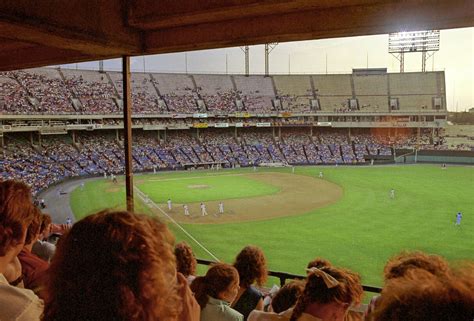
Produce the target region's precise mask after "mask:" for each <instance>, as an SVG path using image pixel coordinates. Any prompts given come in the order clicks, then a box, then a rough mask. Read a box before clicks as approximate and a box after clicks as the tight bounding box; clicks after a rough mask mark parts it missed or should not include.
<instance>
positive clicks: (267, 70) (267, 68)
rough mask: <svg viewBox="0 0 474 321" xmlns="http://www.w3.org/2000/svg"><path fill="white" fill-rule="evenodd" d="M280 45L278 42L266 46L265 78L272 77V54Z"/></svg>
mask: <svg viewBox="0 0 474 321" xmlns="http://www.w3.org/2000/svg"><path fill="white" fill-rule="evenodd" d="M277 45H278V42H274V43H266V44H265V77H268V76H269V75H270V52H272V50H273V49H275V47H276V46H277Z"/></svg>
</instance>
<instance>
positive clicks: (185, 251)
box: [174, 242, 197, 277]
mask: <svg viewBox="0 0 474 321" xmlns="http://www.w3.org/2000/svg"><path fill="white" fill-rule="evenodd" d="M174 255H175V256H176V269H177V270H178V272H180V273H182V274H183V275H184V276H186V277H187V276H190V275H194V274H196V265H197V261H196V258H195V257H194V253H193V250H192V249H191V247H190V246H189V245H188V244H187V243H186V242H181V243H178V244H176V246H175V248H174Z"/></svg>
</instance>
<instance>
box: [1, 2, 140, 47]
mask: <svg viewBox="0 0 474 321" xmlns="http://www.w3.org/2000/svg"><path fill="white" fill-rule="evenodd" d="M126 4H127V1H121V0H95V1H90V0H71V1H57V0H41V1H38V2H32V1H30V0H3V1H0V30H1V36H3V37H8V38H10V39H14V40H17V41H23V42H30V43H35V44H39V45H46V46H49V47H56V48H61V49H70V50H74V51H78V52H81V53H83V54H85V55H95V54H97V55H100V56H104V55H118V56H121V55H123V54H125V53H128V54H139V53H140V51H141V49H142V48H143V44H142V37H141V33H140V32H139V31H138V30H135V29H133V28H130V27H129V26H128V25H127V24H126V21H125V13H126Z"/></svg>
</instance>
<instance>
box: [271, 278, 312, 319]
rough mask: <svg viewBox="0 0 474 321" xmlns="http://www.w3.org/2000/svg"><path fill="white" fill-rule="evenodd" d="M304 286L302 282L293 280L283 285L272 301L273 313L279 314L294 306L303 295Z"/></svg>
mask: <svg viewBox="0 0 474 321" xmlns="http://www.w3.org/2000/svg"><path fill="white" fill-rule="evenodd" d="M304 286H305V282H304V281H302V280H293V281H290V282H289V283H287V284H285V285H284V286H283V287H282V288H281V289H280V290H279V291H278V292H277V293H276V294H275V296H274V297H273V299H272V309H273V311H274V312H276V313H280V312H283V311H286V310H288V309H289V308H291V307H292V306H294V305H295V304H296V301H297V300H298V298H299V296H300V295H301V293H303V290H304Z"/></svg>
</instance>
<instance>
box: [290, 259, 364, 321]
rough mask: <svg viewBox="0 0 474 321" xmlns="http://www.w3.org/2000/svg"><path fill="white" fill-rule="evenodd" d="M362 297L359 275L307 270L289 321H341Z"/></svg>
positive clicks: (342, 271)
mask: <svg viewBox="0 0 474 321" xmlns="http://www.w3.org/2000/svg"><path fill="white" fill-rule="evenodd" d="M362 295H363V290H362V285H361V283H360V277H359V275H357V274H355V273H353V272H351V271H349V270H346V269H341V268H336V267H323V268H321V269H318V268H311V271H310V273H309V275H308V278H307V282H306V286H305V288H304V291H303V294H301V295H300V297H299V298H298V301H297V303H296V305H295V308H294V309H293V313H292V315H291V318H290V321H297V320H298V321H303V320H305V321H311V320H314V321H320V320H323V321H326V320H332V321H343V320H344V318H345V316H346V314H347V312H348V310H349V307H350V306H351V305H354V304H359V303H360V301H361V299H362Z"/></svg>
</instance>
